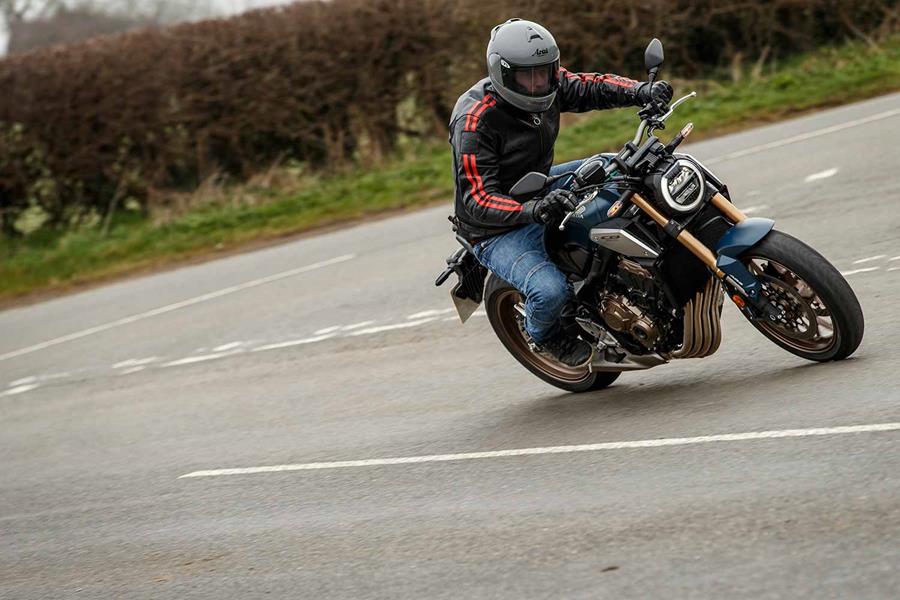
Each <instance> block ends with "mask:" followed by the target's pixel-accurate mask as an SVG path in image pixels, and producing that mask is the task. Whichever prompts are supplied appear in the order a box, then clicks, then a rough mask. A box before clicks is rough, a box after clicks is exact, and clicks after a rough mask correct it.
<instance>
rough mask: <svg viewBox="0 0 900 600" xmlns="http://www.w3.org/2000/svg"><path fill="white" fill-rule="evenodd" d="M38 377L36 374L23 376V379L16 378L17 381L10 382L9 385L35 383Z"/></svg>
mask: <svg viewBox="0 0 900 600" xmlns="http://www.w3.org/2000/svg"><path fill="white" fill-rule="evenodd" d="M37 380H38V378H37V377H35V376H34V375H31V376H29V377H23V378H22V379H16V380H15V381H12V382H10V384H9V387H18V386H20V385H25V384H27V383H34V382H35V381H37Z"/></svg>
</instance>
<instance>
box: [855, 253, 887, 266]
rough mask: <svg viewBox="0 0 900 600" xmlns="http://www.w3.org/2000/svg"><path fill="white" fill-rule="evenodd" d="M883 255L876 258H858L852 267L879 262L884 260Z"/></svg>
mask: <svg viewBox="0 0 900 600" xmlns="http://www.w3.org/2000/svg"><path fill="white" fill-rule="evenodd" d="M884 257H885V255H884V254H879V255H878V256H867V257H866V258H860V259H857V260H854V261H853V264H854V265H861V264H863V263H867V262H872V261H873V260H881V259H882V258H884Z"/></svg>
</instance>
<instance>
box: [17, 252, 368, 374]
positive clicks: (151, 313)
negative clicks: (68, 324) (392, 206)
mask: <svg viewBox="0 0 900 600" xmlns="http://www.w3.org/2000/svg"><path fill="white" fill-rule="evenodd" d="M354 256H355V255H354V254H345V255H344V256H338V257H337V258H332V259H329V260H323V261H322V262H318V263H313V264H311V265H306V266H305V267H299V268H296V269H291V270H289V271H282V272H281V273H275V274H274V275H269V276H267V277H261V278H259V279H254V280H252V281H246V282H244V283H241V284H238V285H233V286H230V287H227V288H223V289H221V290H216V291H214V292H209V293H208V294H203V295H201V296H196V297H194V298H188V299H187V300H182V301H181V302H175V303H173V304H167V305H166V306H160V307H159V308H154V309H153V310H148V311H146V312H142V313H138V314H136V315H131V316H128V317H123V318H121V319H118V320H116V321H111V322H109V323H104V324H102V325H97V326H95V327H90V328H88V329H83V330H81V331H76V332H74V333H70V334H68V335H64V336H60V337H58V338H54V339H52V340H47V341H46V342H41V343H39V344H34V345H33V346H28V347H26V348H20V349H18V350H13V351H12V352H7V353H5V354H0V361H3V360H9V359H10V358H15V357H17V356H22V355H24V354H30V353H32V352H37V351H38V350H44V349H45V348H50V347H52V346H56V345H58V344H64V343H66V342H71V341H73V340H77V339H80V338H83V337H87V336H89V335H94V334H95V333H100V332H102V331H107V330H109V329H112V328H114V327H120V326H122V325H128V324H130V323H134V322H136V321H142V320H144V319H149V318H150V317H155V316H158V315H162V314H165V313H169V312H172V311H174V310H179V309H182V308H186V307H188V306H194V305H195V304H200V303H201V302H207V301H209V300H214V299H215V298H221V297H222V296H227V295H229V294H234V293H235V292H240V291H243V290H247V289H250V288H254V287H258V286H260V285H264V284H267V283H272V282H273V281H279V280H281V279H286V278H288V277H293V276H294V275H299V274H301V273H306V272H308V271H313V270H315V269H321V268H322V267H327V266H330V265H335V264H338V263H342V262H345V261H348V260H350V259H352V258H353V257H354Z"/></svg>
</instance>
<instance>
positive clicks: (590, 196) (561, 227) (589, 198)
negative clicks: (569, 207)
mask: <svg viewBox="0 0 900 600" xmlns="http://www.w3.org/2000/svg"><path fill="white" fill-rule="evenodd" d="M596 197H597V193H596V192H594V193H593V194H588V195H587V197H586V198H585V199H584V200H582V201H581V202H579V203H578V206H576V207H575V209H574V210H573V211H572V212H570V213H569V214H567V215H566V216H565V217H564V218H563V220H562V222H561V223H560V224H559V230H560V231H565V229H566V223H568V222H569V219H571V218H572V217H573V216H574V215H575V214H576V213H577V212H578V211H579V210H581V209H582V208H584V207H585V206H587V205H588V204H590V203H591V201H592V200H593V199H594V198H596Z"/></svg>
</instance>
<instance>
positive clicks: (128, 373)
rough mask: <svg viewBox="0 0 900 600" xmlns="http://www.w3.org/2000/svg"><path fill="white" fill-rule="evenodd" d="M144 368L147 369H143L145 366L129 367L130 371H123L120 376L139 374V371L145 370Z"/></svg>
mask: <svg viewBox="0 0 900 600" xmlns="http://www.w3.org/2000/svg"><path fill="white" fill-rule="evenodd" d="M146 368H147V367H145V366H140V367H131V368H130V369H125V370H124V371H122V373H121V374H122V375H131V374H132V373H137V372H139V371H143V370H144V369H146Z"/></svg>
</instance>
